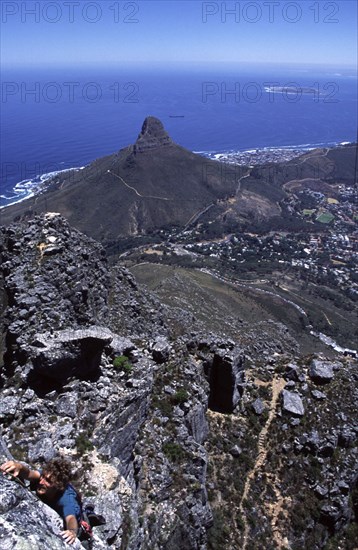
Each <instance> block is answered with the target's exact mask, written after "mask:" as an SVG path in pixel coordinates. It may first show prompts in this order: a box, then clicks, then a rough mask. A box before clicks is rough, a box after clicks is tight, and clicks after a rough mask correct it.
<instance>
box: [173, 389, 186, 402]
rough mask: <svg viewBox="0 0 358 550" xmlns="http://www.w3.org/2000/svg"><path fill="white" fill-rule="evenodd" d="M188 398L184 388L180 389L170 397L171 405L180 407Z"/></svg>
mask: <svg viewBox="0 0 358 550" xmlns="http://www.w3.org/2000/svg"><path fill="white" fill-rule="evenodd" d="M188 397H189V394H188V392H187V391H186V390H185V389H184V388H181V389H180V390H178V391H177V392H175V394H174V395H172V396H171V398H170V401H171V402H172V403H173V405H181V404H182V403H185V401H187V400H188Z"/></svg>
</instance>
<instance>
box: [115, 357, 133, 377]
mask: <svg viewBox="0 0 358 550" xmlns="http://www.w3.org/2000/svg"><path fill="white" fill-rule="evenodd" d="M113 366H114V368H115V369H117V370H119V371H121V372H125V373H126V374H130V373H131V372H132V370H133V365H132V363H130V361H129V360H128V357H126V356H125V355H118V356H117V357H115V358H114V360H113Z"/></svg>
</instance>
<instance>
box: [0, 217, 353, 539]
mask: <svg viewBox="0 0 358 550" xmlns="http://www.w3.org/2000/svg"><path fill="white" fill-rule="evenodd" d="M0 251H1V259H2V268H1V273H2V279H1V315H2V322H3V338H2V350H1V351H2V355H3V362H2V367H1V379H0V382H1V386H0V395H1V399H0V420H1V425H2V439H3V442H4V444H5V445H6V447H7V449H8V450H9V451H10V452H11V453H12V454H13V455H14V456H15V458H16V459H18V460H24V461H26V462H29V463H31V464H32V465H34V466H40V465H41V464H42V463H43V462H44V461H46V460H48V459H50V458H52V457H53V456H55V455H57V454H62V455H64V456H66V457H68V458H69V459H70V460H71V461H72V462H73V465H74V469H75V471H76V473H77V485H78V487H80V489H81V491H82V493H83V496H84V499H85V500H86V501H92V502H94V503H95V505H96V509H97V511H98V512H100V513H102V514H103V515H105V517H106V519H107V524H106V525H105V526H103V527H100V528H97V529H96V531H97V534H96V536H97V537H98V541H97V547H98V548H114V549H118V550H119V549H123V550H124V549H128V550H134V549H143V550H144V549H149V548H150V549H151V550H152V549H153V550H154V549H158V550H159V549H163V550H174V549H175V550H177V549H183V550H184V549H185V550H190V549H193V550H194V549H197V550H199V549H200V550H204V549H218V548H220V549H228V550H229V549H230V550H231V549H233V548H235V549H239V548H240V549H241V548H246V547H247V548H262V547H265V548H307V549H308V548H309V549H312V548H317V549H321V548H322V549H323V548H330V547H331V548H334V547H335V546H329V545H330V544H336V545H338V546H339V545H341V547H344V548H350V549H352V550H353V548H354V544H355V543H354V540H355V535H356V534H357V528H356V526H357V524H356V516H357V492H358V491H357V472H356V464H357V446H356V444H357V432H358V430H357V427H356V425H355V420H356V418H357V402H358V400H357V391H356V382H357V371H356V364H355V363H354V362H353V360H351V359H347V358H344V357H337V358H336V359H335V360H328V359H327V358H326V357H324V356H323V355H321V356H316V357H312V356H311V357H307V356H306V357H300V356H299V355H298V352H297V349H298V347H296V348H295V347H293V348H292V347H291V349H295V351H294V352H289V351H287V350H285V346H282V345H281V346H279V345H278V344H279V343H280V342H281V343H282V342H284V338H285V336H284V331H283V330H282V328H279V329H277V330H276V331H275V326H276V325H275V324H274V323H273V324H272V340H271V341H270V342H262V338H260V334H259V333H257V338H256V346H255V349H254V348H253V346H252V344H250V360H249V361H248V360H247V358H246V352H247V350H246V349H245V346H243V345H242V343H241V342H243V341H244V340H245V339H244V338H240V345H239V344H238V341H239V339H238V341H235V339H229V338H225V335H224V334H220V335H215V334H208V332H207V330H206V327H205V321H202V322H201V324H200V327H199V326H197V324H196V326H195V332H194V331H193V330H192V328H191V320H192V315H191V313H190V311H189V312H188V311H185V310H183V309H180V308H170V307H169V306H163V305H162V304H161V303H160V302H159V300H158V299H157V298H156V297H155V296H154V295H151V294H149V293H148V292H147V291H145V289H144V288H142V287H140V286H138V284H137V283H136V281H135V279H134V278H133V276H132V275H130V273H129V272H128V271H126V270H125V269H123V268H122V267H121V266H120V265H117V266H114V267H111V266H109V265H108V262H107V259H106V256H105V253H104V251H103V249H102V247H101V246H100V245H99V244H98V243H96V242H95V241H93V240H91V239H89V238H88V237H85V236H84V235H83V234H81V233H79V232H78V231H77V230H76V229H73V228H71V227H70V225H69V224H68V223H67V221H66V220H65V219H64V218H63V217H62V216H61V215H59V214H46V215H43V216H39V217H36V218H34V219H33V220H32V221H31V222H29V223H24V224H17V225H11V226H10V227H8V228H6V229H2V230H1V235H0ZM199 328H200V330H199ZM242 330H245V329H244V328H243V329H242ZM253 331H255V327H250V335H251V336H250V338H251V340H252V338H253V336H252V333H253ZM290 338H292V337H290ZM275 339H276V340H277V341H276V340H275ZM251 340H250V342H251ZM268 350H270V353H268ZM263 351H264V352H265V353H263ZM293 354H294V355H293ZM0 453H2V455H3V454H4V452H3V451H0ZM0 483H1V492H0V509H1V512H2V514H3V517H2V519H1V520H0V533H1V536H2V538H3V540H4V541H5V543H6V545H7V546H5V547H6V548H13V547H15V545H16V548H26V549H29V550H32V549H34V550H35V549H38V548H41V549H42V548H43V549H45V548H62V547H65V545H64V544H63V542H62V541H61V540H60V539H59V537H58V535H56V533H57V532H58V531H56V527H53V518H54V515H53V513H52V512H51V511H49V510H48V508H46V507H45V506H43V505H41V504H40V503H39V502H38V500H37V499H36V498H34V497H33V496H32V494H31V493H29V492H28V491H27V490H25V489H23V488H21V487H19V486H18V485H16V484H15V483H14V482H12V481H9V480H6V479H4V478H1V479H0Z"/></svg>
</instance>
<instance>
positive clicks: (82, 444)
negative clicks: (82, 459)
mask: <svg viewBox="0 0 358 550" xmlns="http://www.w3.org/2000/svg"><path fill="white" fill-rule="evenodd" d="M76 447H77V453H78V454H79V455H80V456H82V455H84V454H85V453H88V452H89V451H92V450H93V449H94V445H93V443H92V441H90V439H89V437H88V434H87V433H82V434H79V435H78V436H77V437H76Z"/></svg>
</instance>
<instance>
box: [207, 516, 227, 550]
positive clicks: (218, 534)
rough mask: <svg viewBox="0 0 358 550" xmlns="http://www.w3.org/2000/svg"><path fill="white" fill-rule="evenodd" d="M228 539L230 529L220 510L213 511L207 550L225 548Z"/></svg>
mask: <svg viewBox="0 0 358 550" xmlns="http://www.w3.org/2000/svg"><path fill="white" fill-rule="evenodd" d="M229 537H230V527H229V526H228V523H227V519H226V518H225V516H224V514H223V512H222V511H221V510H213V526H212V527H211V529H209V531H208V548H209V550H218V548H227V544H228V541H229Z"/></svg>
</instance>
